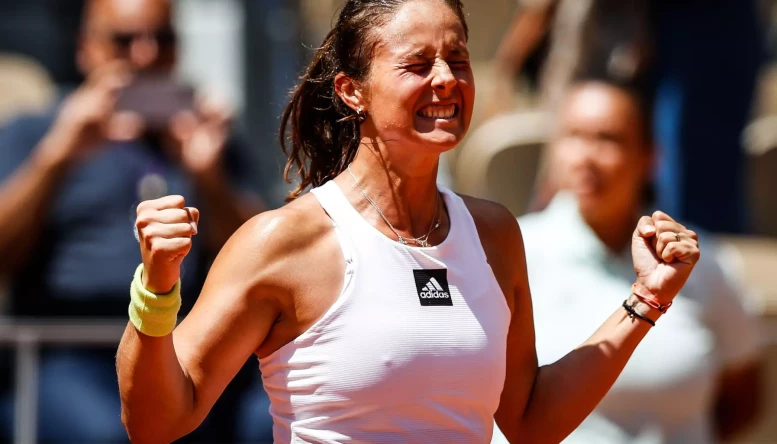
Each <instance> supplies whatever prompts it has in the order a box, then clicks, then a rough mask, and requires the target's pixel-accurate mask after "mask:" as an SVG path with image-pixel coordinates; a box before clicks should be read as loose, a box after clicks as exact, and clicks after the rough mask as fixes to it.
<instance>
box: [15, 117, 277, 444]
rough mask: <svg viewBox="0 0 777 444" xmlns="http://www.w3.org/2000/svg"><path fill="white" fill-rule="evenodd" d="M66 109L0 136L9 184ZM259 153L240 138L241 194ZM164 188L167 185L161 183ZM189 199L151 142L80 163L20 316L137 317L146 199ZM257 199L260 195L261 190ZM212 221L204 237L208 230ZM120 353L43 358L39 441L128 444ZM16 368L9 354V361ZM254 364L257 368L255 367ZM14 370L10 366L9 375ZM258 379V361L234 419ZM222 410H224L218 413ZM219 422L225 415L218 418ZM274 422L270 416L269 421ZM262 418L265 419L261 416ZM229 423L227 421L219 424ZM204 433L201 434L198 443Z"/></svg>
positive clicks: (59, 195) (189, 272) (25, 282)
mask: <svg viewBox="0 0 777 444" xmlns="http://www.w3.org/2000/svg"><path fill="white" fill-rule="evenodd" d="M55 116H56V107H55V108H53V109H52V110H51V111H50V112H48V113H46V114H45V115H42V116H25V117H21V118H18V119H16V120H15V121H13V122H12V123H10V124H9V125H8V126H7V127H6V128H4V130H2V131H1V132H0V182H2V181H4V180H6V179H7V178H8V177H9V176H10V175H11V174H13V173H14V171H15V170H16V169H17V168H18V167H19V166H20V165H22V164H23V163H24V162H25V161H26V159H27V158H28V156H29V155H30V154H31V153H32V152H33V150H34V149H35V147H36V145H37V144H38V142H39V141H40V140H41V139H42V138H43V136H44V134H46V132H47V131H48V130H49V129H50V127H51V125H52V124H53V121H54V118H55ZM253 163H254V161H253V160H252V156H250V153H248V151H247V148H246V147H245V146H243V145H241V144H239V143H237V140H234V141H233V142H232V143H230V144H229V145H228V147H227V148H226V151H225V169H226V170H227V172H228V174H229V175H230V177H229V179H230V180H231V181H232V182H233V184H234V187H233V188H234V189H238V190H243V191H253V190H251V187H250V185H248V184H251V183H255V181H254V178H253V177H252V170H253V168H252V167H253V166H254V165H253ZM160 184H161V186H160ZM166 194H180V195H183V196H184V197H185V198H186V202H187V205H188V206H199V204H200V199H199V197H198V196H197V193H196V190H195V188H194V185H193V183H192V180H191V178H190V177H188V176H187V174H186V173H185V172H184V171H183V170H182V169H181V168H180V167H179V166H178V165H177V164H176V163H174V162H172V161H171V160H169V159H168V158H167V157H166V156H165V155H164V153H163V151H162V149H161V147H160V146H159V144H158V143H155V142H154V140H152V139H151V138H148V139H145V140H138V141H133V142H127V143H109V144H107V145H106V146H102V147H97V148H96V149H95V152H94V153H93V154H91V155H89V156H87V157H86V158H85V160H83V161H82V162H80V163H78V164H76V165H74V166H73V167H72V168H71V169H70V170H69V171H68V172H67V173H66V175H65V176H64V177H63V178H62V180H61V182H60V183H59V184H58V185H57V186H56V191H55V192H54V195H53V196H52V198H51V203H50V206H49V212H48V214H47V215H46V220H45V221H44V225H43V230H42V231H41V234H40V236H39V238H38V241H37V242H36V244H35V247H34V248H33V251H32V253H31V255H30V256H29V257H28V258H27V260H26V261H25V262H24V265H23V266H22V267H21V269H20V270H18V272H16V273H14V274H13V275H12V276H10V284H11V291H10V301H9V302H10V313H9V314H10V315H12V316H15V317H34V318H44V319H45V318H47V317H66V316H70V317H76V318H88V317H98V318H112V319H117V320H126V319H127V307H128V305H129V284H130V281H131V280H132V273H133V271H134V270H135V268H136V267H137V265H138V264H139V263H140V262H141V258H140V250H139V247H138V243H137V241H136V240H135V238H134V235H133V225H134V222H135V214H136V213H135V208H136V206H137V204H138V203H139V202H140V201H142V200H146V199H150V198H157V197H161V196H162V195H166ZM255 194H256V193H255ZM207 223H208V221H207V215H206V214H204V215H203V218H202V220H201V224H200V227H201V228H200V230H201V231H202V230H203V229H207ZM212 253H213V252H207V251H205V250H204V249H203V240H202V239H199V240H198V239H195V242H194V243H193V246H192V250H191V252H190V253H189V255H188V256H187V257H186V259H185V260H184V262H183V274H182V277H181V280H182V294H183V303H184V306H183V307H182V311H181V314H185V313H186V312H187V311H188V310H189V309H190V308H191V306H192V305H193V303H194V301H195V300H196V297H197V295H198V294H199V292H200V289H201V286H202V284H203V282H204V279H205V276H206V274H207V269H208V267H209V263H210V261H211V260H212V259H213V257H212V256H213V254H212ZM115 353H116V350H115V347H112V348H111V349H88V348H87V349H84V348H78V347H60V348H56V349H51V350H48V349H47V350H44V351H43V352H42V355H41V367H40V370H39V372H40V373H39V375H40V400H39V436H40V438H41V440H43V441H46V440H49V441H58V442H63V441H68V442H116V441H124V440H126V432H125V431H124V428H123V426H122V424H121V420H120V401H119V396H118V385H117V379H116V369H115V362H114V361H115ZM2 358H3V360H4V361H5V362H6V364H9V363H10V362H11V360H10V359H8V356H4V357H2ZM248 367H253V368H248ZM10 368H12V367H6V372H8V371H9V370H10ZM257 377H258V372H257V371H256V363H255V362H254V363H253V364H252V365H251V364H249V366H247V368H246V369H244V371H243V372H241V374H239V375H238V377H237V378H236V380H235V382H234V384H233V386H236V387H237V389H236V390H231V391H230V390H229V389H228V390H227V392H226V393H225V395H224V399H223V400H222V401H220V403H219V405H221V406H223V408H222V409H227V410H228V411H225V412H223V413H224V414H223V415H221V416H222V417H226V418H229V417H231V416H233V413H234V412H233V410H234V405H235V404H236V403H237V402H238V399H237V398H239V395H240V394H241V392H242V391H243V390H244V389H245V387H247V386H248V384H249V383H250V382H251V379H255V378H257ZM4 391H5V393H3V390H0V441H3V440H7V439H10V434H11V424H12V423H13V422H12V418H11V416H10V415H11V412H12V410H13V407H12V406H13V393H12V392H11V391H10V387H9V386H7V385H6V387H5V390H4ZM216 410H218V407H217V409H216ZM213 416H214V415H211V418H210V419H209V423H210V424H211V425H213V432H214V433H216V435H213V436H207V435H202V433H207V424H208V423H206V425H205V426H204V427H203V428H202V430H201V431H200V432H201V433H200V437H201V439H202V440H205V441H207V440H213V439H216V436H218V437H219V438H218V439H219V440H224V441H229V440H230V434H231V433H232V432H233V429H234V428H235V426H234V424H229V425H225V424H223V420H222V419H219V418H213ZM215 416H218V415H215ZM267 416H268V415H267ZM257 420H258V421H261V418H257ZM219 421H221V422H219ZM197 436H198V435H196V434H195V435H194V437H195V438H196V437H197Z"/></svg>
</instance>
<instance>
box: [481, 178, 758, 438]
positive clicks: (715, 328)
mask: <svg viewBox="0 0 777 444" xmlns="http://www.w3.org/2000/svg"><path fill="white" fill-rule="evenodd" d="M577 208H578V207H577V202H576V200H575V198H574V197H573V196H572V195H570V194H567V193H562V194H560V195H559V196H557V197H556V198H555V199H554V200H553V202H552V203H551V205H550V206H549V207H548V208H547V209H546V210H545V211H543V212H540V213H536V214H531V215H527V216H525V217H522V218H520V219H519V222H520V225H521V230H522V232H523V238H524V242H525V245H526V258H527V262H528V271H529V283H530V286H531V291H532V301H533V305H534V322H535V329H536V336H537V342H536V343H537V355H538V358H539V363H540V365H545V364H551V363H553V362H555V361H557V360H558V359H560V358H561V357H563V356H564V355H566V354H567V353H569V352H570V351H572V350H573V349H574V348H575V347H577V346H579V345H580V344H581V343H583V342H584V341H585V340H586V339H587V338H588V337H589V336H591V334H593V333H594V331H596V330H597V329H598V328H599V327H600V326H601V325H602V323H603V322H604V321H605V320H606V319H607V318H608V317H609V316H610V315H612V314H613V313H614V312H615V311H616V310H617V309H618V307H619V306H620V305H621V304H622V303H623V300H624V299H626V298H627V297H628V296H629V295H630V293H631V284H632V283H633V282H634V280H635V274H634V269H633V266H632V259H631V253H630V248H629V249H627V250H626V251H624V252H623V253H622V254H613V253H611V252H609V251H608V250H607V248H606V247H605V246H604V244H602V243H601V241H600V240H599V239H598V237H596V235H595V234H594V233H593V231H592V230H591V229H590V228H589V227H588V225H586V224H585V222H584V221H583V219H582V218H581V216H580V213H579V212H578V209H577ZM701 236H702V239H701V241H700V245H701V249H702V257H701V260H700V261H699V262H698V264H697V265H696V267H695V269H694V271H693V273H692V274H691V277H690V279H689V281H688V283H687V284H686V285H685V287H684V288H683V290H682V291H681V293H680V294H679V295H678V296H677V298H676V299H675V302H674V305H673V306H672V307H671V309H670V310H669V312H668V313H667V314H666V315H664V316H662V317H661V319H660V320H659V321H658V322H657V326H656V327H655V328H653V329H652V331H651V332H650V333H649V334H648V335H647V337H646V338H645V339H644V340H643V342H642V343H641V344H640V345H639V347H638V348H637V350H636V351H635V353H634V355H633V356H632V358H631V360H629V362H628V364H627V365H626V367H625V369H624V370H623V373H622V374H621V376H620V377H619V378H618V380H617V381H616V382H615V385H614V386H613V388H612V389H611V390H610V392H609V393H608V394H607V395H606V396H605V398H604V399H603V400H602V402H601V403H600V404H599V406H598V407H597V408H596V410H595V411H594V412H593V413H592V414H591V415H590V416H589V417H588V418H587V419H586V420H585V421H584V422H583V423H582V424H581V425H580V427H579V428H578V429H577V430H576V431H574V432H573V433H572V434H571V435H570V436H569V437H568V438H567V439H566V440H565V441H564V442H565V443H572V444H576V443H585V444H589V443H596V444H608V443H613V444H615V443H640V444H648V443H650V444H653V443H656V444H657V443H666V444H670V443H677V444H680V443H682V444H703V443H712V442H715V438H714V435H713V427H712V423H711V415H710V410H711V408H712V406H713V402H714V400H715V394H716V382H717V378H718V375H719V374H720V372H721V370H722V369H723V368H724V367H727V366H736V365H738V364H742V363H745V362H747V361H748V360H750V359H751V358H753V357H754V355H756V353H757V352H758V348H759V340H758V328H757V321H756V320H755V318H753V317H751V316H749V315H748V314H747V313H746V310H745V309H744V307H743V305H742V302H741V299H740V295H741V290H740V287H739V285H738V284H737V280H736V278H735V277H734V275H735V274H736V273H735V270H733V269H734V268H736V267H735V266H734V264H732V263H731V259H730V257H725V256H723V255H722V254H721V251H722V250H720V249H719V248H718V247H716V246H715V245H714V242H712V240H711V239H709V238H706V237H704V236H703V235H701ZM506 442H507V441H506V439H505V438H504V436H503V435H502V434H501V432H500V431H499V430H498V429H495V431H494V439H493V440H492V444H494V443H506Z"/></svg>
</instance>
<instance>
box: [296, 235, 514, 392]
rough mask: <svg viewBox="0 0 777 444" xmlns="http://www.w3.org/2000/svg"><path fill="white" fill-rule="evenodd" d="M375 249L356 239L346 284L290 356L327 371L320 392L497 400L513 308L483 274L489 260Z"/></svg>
mask: <svg viewBox="0 0 777 444" xmlns="http://www.w3.org/2000/svg"><path fill="white" fill-rule="evenodd" d="M367 251H371V252H370V253H366V252H367ZM373 251H375V250H368V249H365V248H358V249H356V251H355V254H354V255H353V257H352V261H351V262H350V263H348V264H347V265H346V271H345V278H344V284H343V291H342V294H341V295H340V297H339V299H338V300H337V301H336V302H334V304H333V305H332V307H331V308H330V309H329V311H328V312H327V313H325V314H324V315H323V317H322V318H321V319H320V320H319V322H318V323H316V324H314V325H313V326H311V327H310V329H309V330H308V331H307V332H306V333H304V334H303V335H301V336H300V337H299V338H297V340H296V341H295V344H294V345H295V348H296V350H295V351H294V353H293V355H292V356H290V357H289V361H288V362H289V364H290V366H291V367H292V368H308V369H310V370H311V371H312V369H313V368H315V369H316V371H315V374H317V375H327V376H326V378H325V381H321V385H320V386H319V388H318V392H319V393H331V394H335V393H336V394H337V396H346V397H347V398H349V399H352V400H358V401H360V402H364V403H367V404H372V403H375V402H380V403H383V404H386V405H398V404H402V403H406V402H407V401H408V399H410V398H412V399H417V398H418V397H423V398H425V399H435V398H439V397H446V396H455V397H462V398H466V397H471V399H476V398H478V397H480V398H481V399H483V398H485V399H488V402H489V403H490V404H494V405H496V403H498V397H499V394H500V393H501V389H502V385H503V382H504V373H505V359H506V337H507V327H508V324H509V318H510V315H509V310H508V308H507V305H506V303H505V300H504V295H503V294H502V292H501V290H500V288H499V286H498V284H497V283H496V280H495V279H494V277H493V274H490V275H488V274H486V275H485V276H486V277H487V278H484V276H483V275H484V274H485V273H486V272H488V269H487V267H488V264H486V263H479V264H473V263H471V262H467V263H466V264H465V263H462V262H460V261H444V260H443V261H441V260H438V259H435V258H431V257H425V256H424V255H423V254H420V255H415V254H413V253H408V252H406V251H396V250H388V251H387V250H385V249H384V250H379V251H381V254H373V253H372V252H373ZM366 254H369V258H367V257H365V255H366ZM290 376H291V377H292V378H294V377H297V376H298V377H301V378H303V380H304V379H305V378H306V372H295V371H292V372H291V373H290ZM398 387H401V388H402V389H401V390H397V388H398Z"/></svg>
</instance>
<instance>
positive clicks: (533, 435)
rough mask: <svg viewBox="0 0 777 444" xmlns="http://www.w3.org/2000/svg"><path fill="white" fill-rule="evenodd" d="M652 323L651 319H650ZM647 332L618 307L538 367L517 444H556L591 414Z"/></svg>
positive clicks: (645, 325)
mask: <svg viewBox="0 0 777 444" xmlns="http://www.w3.org/2000/svg"><path fill="white" fill-rule="evenodd" d="M653 318H655V317H653ZM649 329H650V325H648V324H647V323H646V322H644V321H642V320H639V319H631V318H630V317H629V315H628V313H627V312H626V311H625V310H624V309H623V308H619V309H618V310H617V311H616V312H615V313H614V314H613V315H612V316H611V317H610V318H609V319H607V321H606V322H605V323H604V324H603V325H602V326H601V327H600V328H599V329H598V330H597V331H596V333H594V334H593V336H591V338H589V339H588V340H587V341H586V342H585V343H583V344H582V345H581V346H580V347H578V348H577V349H575V350H574V351H572V352H571V353H569V354H568V355H566V356H565V357H563V358H562V359H560V360H559V361H558V362H556V363H554V364H551V365H548V366H544V367H541V368H540V370H539V372H538V375H537V379H536V382H535V385H534V389H533V391H532V395H531V398H530V400H529V403H528V405H527V407H526V410H525V412H524V417H523V420H522V422H521V423H522V427H520V438H521V442H542V443H545V442H547V443H551V442H553V443H557V442H560V441H561V440H562V439H564V438H565V437H566V436H567V435H568V434H570V433H571V432H572V431H573V430H575V429H576V428H577V427H578V426H579V425H580V423H581V422H583V420H584V419H585V418H586V417H587V416H588V415H589V414H590V413H591V412H592V411H593V409H594V408H595V407H596V405H597V404H598V403H599V401H601V399H602V398H603V397H604V395H605V394H606V393H607V391H608V390H609V389H610V387H611V386H612V384H613V383H614V382H615V380H616V379H617V378H618V375H620V373H621V371H622V370H623V367H625V365H626V362H627V361H628V360H629V358H630V357H631V354H632V353H633V352H634V350H635V349H636V347H637V345H639V343H640V341H642V339H643V338H644V337H645V335H646V334H647V332H648V331H649Z"/></svg>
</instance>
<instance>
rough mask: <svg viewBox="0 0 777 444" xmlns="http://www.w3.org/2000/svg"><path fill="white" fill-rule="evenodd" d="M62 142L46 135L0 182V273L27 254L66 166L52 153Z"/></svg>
mask: <svg viewBox="0 0 777 444" xmlns="http://www.w3.org/2000/svg"><path fill="white" fill-rule="evenodd" d="M60 143H62V142H60V141H58V140H57V139H56V138H54V137H51V136H47V137H46V138H44V139H43V140H42V141H41V143H40V145H39V146H38V147H37V148H36V149H35V151H34V152H33V154H32V155H31V156H30V158H29V159H28V160H27V161H26V162H25V163H24V164H22V166H20V167H19V168H18V169H17V170H16V171H15V172H14V173H13V175H11V176H10V177H9V178H8V179H7V180H5V181H4V182H3V183H2V184H0V251H3V252H4V254H3V255H2V256H0V257H1V258H0V273H13V271H14V269H15V268H16V267H18V266H19V264H21V263H22V262H23V261H24V260H25V259H26V257H27V255H28V254H29V252H30V250H31V249H32V247H33V246H34V245H35V242H36V241H37V239H38V236H39V234H40V231H41V229H42V227H43V224H44V221H45V219H46V213H47V209H48V204H49V202H50V200H51V196H52V194H53V192H54V190H55V188H56V186H57V184H58V183H59V181H60V179H61V177H62V175H63V174H64V173H65V171H66V169H67V164H66V162H65V161H64V160H62V159H61V158H59V157H58V156H56V155H53V154H52V153H55V152H56V151H58V150H57V146H56V145H57V144H60Z"/></svg>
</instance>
